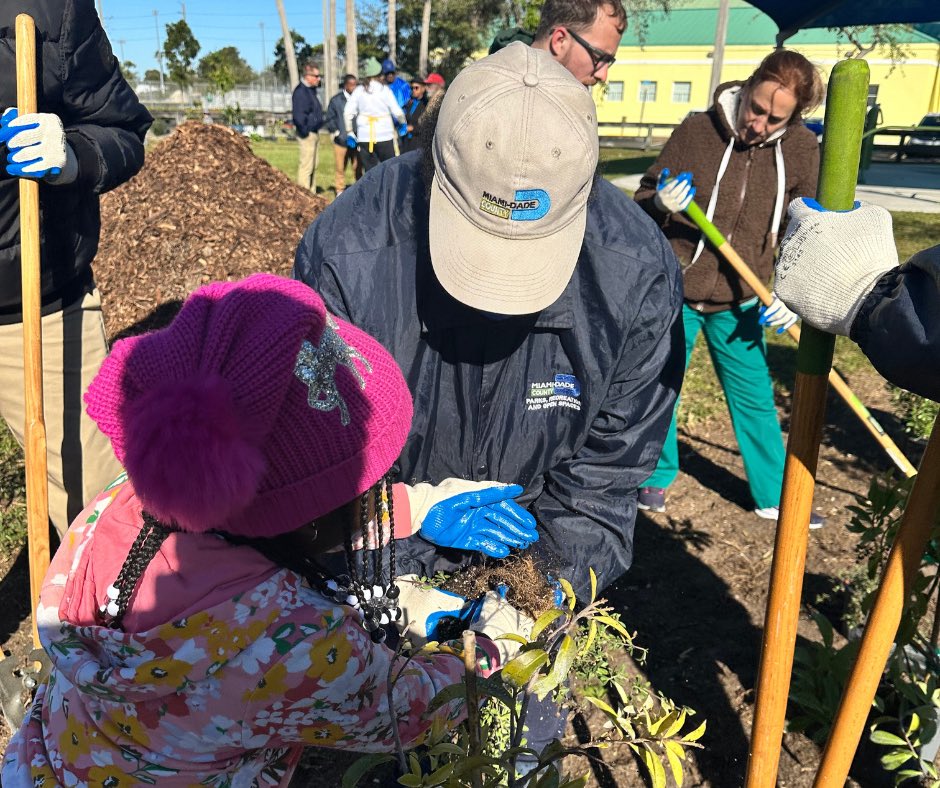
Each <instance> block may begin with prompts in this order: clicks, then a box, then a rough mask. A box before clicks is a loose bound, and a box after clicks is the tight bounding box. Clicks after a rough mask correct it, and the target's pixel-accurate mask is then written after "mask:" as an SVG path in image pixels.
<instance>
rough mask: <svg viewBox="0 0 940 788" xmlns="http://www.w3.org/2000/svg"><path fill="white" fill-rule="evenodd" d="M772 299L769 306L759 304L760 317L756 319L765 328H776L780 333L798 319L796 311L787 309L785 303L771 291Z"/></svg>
mask: <svg viewBox="0 0 940 788" xmlns="http://www.w3.org/2000/svg"><path fill="white" fill-rule="evenodd" d="M771 295H772V296H773V301H771V302H770V306H766V305H763V304H762V305H761V308H760V319H759V320H758V321H757V322H758V323H760V324H761V325H762V326H764V327H766V328H776V329H777V333H778V334H782V333H783V332H784V331H786V330H787V329H788V328H789V327H790V326H792V325H793V324H794V323H796V321H797V320H799V319H800V316H799V315H797V314H796V312H791V311H790V310H789V309H787V305H786V304H785V303H783V301H781V300H780V297H779V296H778V295H777V294H776V293H771Z"/></svg>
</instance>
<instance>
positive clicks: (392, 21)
mask: <svg viewBox="0 0 940 788" xmlns="http://www.w3.org/2000/svg"><path fill="white" fill-rule="evenodd" d="M395 11H396V9H395V0H388V56H389V58H391V60H392V62H393V63H394V64H395V65H396V66H397V65H398V62H397V61H398V58H397V57H395V50H396V49H398V22H397V21H396V14H395Z"/></svg>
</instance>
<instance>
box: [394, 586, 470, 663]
mask: <svg viewBox="0 0 940 788" xmlns="http://www.w3.org/2000/svg"><path fill="white" fill-rule="evenodd" d="M395 585H397V586H398V590H399V592H400V593H399V596H398V606H399V608H401V613H402V615H401V619H399V625H400V626H401V630H402V635H403V636H404V637H407V638H408V639H409V640H410V641H411V642H412V643H413V644H414V645H415V646H423V645H424V644H425V643H427V642H428V641H429V640H438V639H439V638H438V637H437V628H438V626H439V625H440V624H441V622H442V621H443V620H444V619H451V618H457V619H461V618H464V615H465V613H464V611H465V609H466V607H467V600H466V599H464V598H463V597H462V596H460V595H459V594H454V593H451V592H450V591H441V590H440V589H439V588H431V587H430V586H428V585H425V584H424V583H422V582H421V581H420V580H419V579H418V576H417V575H402V576H401V577H396V578H395ZM466 615H472V612H471V611H467V612H466ZM467 623H469V622H467Z"/></svg>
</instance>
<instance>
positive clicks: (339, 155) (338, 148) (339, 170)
mask: <svg viewBox="0 0 940 788" xmlns="http://www.w3.org/2000/svg"><path fill="white" fill-rule="evenodd" d="M333 158H334V160H335V163H336V193H337V194H339V193H340V192H341V191H342V190H343V189H345V188H346V166H347V165H349V164H351V165H352V168H353V175H355V177H356V180H357V181H358V180H359V179H360V178H361V177H362V161H360V159H359V151H358V150H356V149H355V148H350V147H348V146H347V145H346V143H345V142H344V143H343V144H342V145H335V144H334V145H333Z"/></svg>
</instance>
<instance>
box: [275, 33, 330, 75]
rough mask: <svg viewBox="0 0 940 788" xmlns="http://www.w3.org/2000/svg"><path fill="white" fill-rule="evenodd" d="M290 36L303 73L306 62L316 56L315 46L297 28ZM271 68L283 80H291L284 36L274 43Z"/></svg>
mask: <svg viewBox="0 0 940 788" xmlns="http://www.w3.org/2000/svg"><path fill="white" fill-rule="evenodd" d="M290 38H291V42H292V43H293V45H294V55H296V57H297V67H298V68H299V69H300V71H301V73H303V67H304V63H306V62H307V61H308V60H311V59H312V58H313V57H314V51H313V47H312V46H311V45H310V44H308V43H307V39H305V38H304V37H303V36H302V35H300V33H298V32H297V31H296V30H291V31H290ZM321 54H322V47H321ZM271 68H272V69H273V70H274V73H275V74H276V75H277V78H278V79H279V80H280V81H281V82H288V81H289V80H290V75H289V74H288V72H287V51H286V50H285V49H284V36H281V37H280V38H279V39H278V40H277V43H276V44H275V45H274V65H273V66H271Z"/></svg>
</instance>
